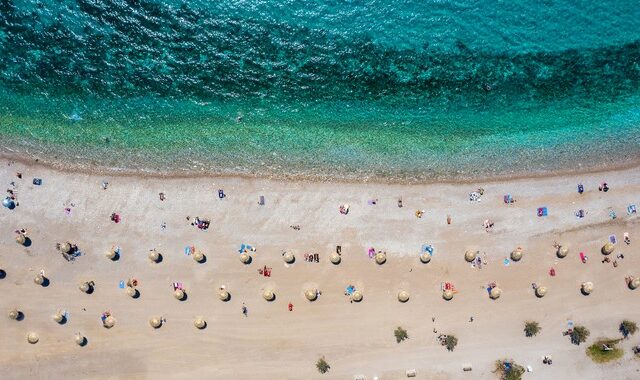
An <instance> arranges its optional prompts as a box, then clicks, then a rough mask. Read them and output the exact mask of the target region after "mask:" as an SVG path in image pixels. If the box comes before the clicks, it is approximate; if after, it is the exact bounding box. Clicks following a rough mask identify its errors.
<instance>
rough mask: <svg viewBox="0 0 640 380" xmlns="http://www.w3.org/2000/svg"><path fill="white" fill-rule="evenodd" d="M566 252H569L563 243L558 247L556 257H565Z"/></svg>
mask: <svg viewBox="0 0 640 380" xmlns="http://www.w3.org/2000/svg"><path fill="white" fill-rule="evenodd" d="M568 254H569V248H567V247H565V246H564V245H562V246H560V247H559V248H558V252H556V255H558V257H559V258H561V259H563V258H565V257H567V255H568Z"/></svg>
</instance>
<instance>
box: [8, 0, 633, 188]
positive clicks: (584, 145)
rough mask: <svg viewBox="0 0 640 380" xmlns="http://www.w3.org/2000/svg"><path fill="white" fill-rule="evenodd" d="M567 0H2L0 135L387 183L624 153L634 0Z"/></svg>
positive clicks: (579, 163)
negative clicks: (380, 179)
mask: <svg viewBox="0 0 640 380" xmlns="http://www.w3.org/2000/svg"><path fill="white" fill-rule="evenodd" d="M320 3H321V4H320ZM575 3H576V2H569V1H556V2H543V3H542V4H530V3H529V2H525V1H511V2H495V1H457V2H442V1H404V2H392V1H347V2H336V1H322V2H293V1H286V2H275V1H257V2H256V1H252V2H243V1H233V2H232V1H218V2H198V1H196V2H193V1H190V2H180V1H171V2H163V3H159V2H152V1H103V0H92V1H87V0H82V1H51V0H46V1H42V2H34V1H17V0H16V1H13V2H11V1H7V0H1V1H0V132H2V134H3V139H2V142H0V147H1V148H2V149H3V150H4V151H17V152H28V153H30V154H33V155H39V156H43V157H48V158H49V159H55V160H59V161H62V162H68V163H74V164H81V165H86V164H99V165H104V166H109V167H117V168H129V169H131V168H135V169H144V170H151V171H155V170H161V171H208V172H218V173H233V174H258V175H271V174H275V175H301V176H318V177H338V178H371V177H384V178H391V179H399V180H428V179H431V178H462V177H481V176H496V175H510V174H523V173H531V172H536V173H539V172H545V171H554V170H567V169H577V168H591V167H596V166H597V167H600V166H603V165H615V164H623V163H626V162H630V161H637V160H638V159H639V158H640V107H639V106H638V104H640V103H639V102H638V100H639V99H640V7H637V3H634V2H620V1H601V2H598V3H597V4H591V3H588V2H582V3H584V4H579V5H575Z"/></svg>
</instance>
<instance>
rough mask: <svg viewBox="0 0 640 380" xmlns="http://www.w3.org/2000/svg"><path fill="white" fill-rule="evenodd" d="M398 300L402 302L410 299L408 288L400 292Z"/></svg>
mask: <svg viewBox="0 0 640 380" xmlns="http://www.w3.org/2000/svg"><path fill="white" fill-rule="evenodd" d="M398 301H400V302H407V301H409V292H407V291H406V290H401V291H400V292H398Z"/></svg>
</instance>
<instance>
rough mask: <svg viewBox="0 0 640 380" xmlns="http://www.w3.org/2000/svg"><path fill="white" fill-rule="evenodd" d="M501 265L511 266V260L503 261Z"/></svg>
mask: <svg viewBox="0 0 640 380" xmlns="http://www.w3.org/2000/svg"><path fill="white" fill-rule="evenodd" d="M502 263H503V264H504V266H505V267H508V266H509V264H511V260H509V259H504V260H503V261H502Z"/></svg>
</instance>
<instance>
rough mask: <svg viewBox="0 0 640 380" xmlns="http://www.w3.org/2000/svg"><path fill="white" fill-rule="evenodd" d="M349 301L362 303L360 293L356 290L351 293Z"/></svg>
mask: <svg viewBox="0 0 640 380" xmlns="http://www.w3.org/2000/svg"><path fill="white" fill-rule="evenodd" d="M351 299H352V300H354V301H355V302H360V301H362V292H361V291H359V290H356V291H355V292H353V294H352V295H351Z"/></svg>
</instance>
